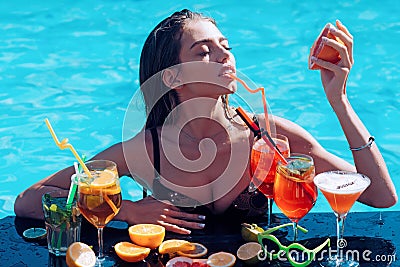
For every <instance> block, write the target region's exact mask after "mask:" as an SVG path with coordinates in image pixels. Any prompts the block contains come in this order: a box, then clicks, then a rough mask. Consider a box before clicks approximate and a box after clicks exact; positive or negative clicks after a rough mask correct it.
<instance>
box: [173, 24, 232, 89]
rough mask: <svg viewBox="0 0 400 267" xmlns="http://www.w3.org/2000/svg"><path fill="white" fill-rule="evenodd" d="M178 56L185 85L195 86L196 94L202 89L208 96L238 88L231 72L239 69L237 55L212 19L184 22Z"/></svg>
mask: <svg viewBox="0 0 400 267" xmlns="http://www.w3.org/2000/svg"><path fill="white" fill-rule="evenodd" d="M179 59H180V63H182V64H183V68H182V69H181V74H182V76H181V77H183V80H184V81H187V83H185V87H189V88H191V89H195V88H194V87H196V92H197V95H199V90H201V92H202V94H204V95H208V96H211V95H212V94H214V95H215V96H220V95H223V94H229V93H233V92H235V91H236V83H235V82H234V80H233V79H232V78H231V77H230V76H229V74H230V73H232V74H235V73H236V68H235V58H234V56H233V54H232V53H231V52H230V47H229V44H228V40H227V39H226V38H225V37H224V36H223V35H222V33H221V32H220V31H219V29H218V28H217V27H216V26H215V25H214V24H213V23H212V22H210V21H208V20H196V21H191V22H189V23H188V24H186V25H185V26H184V28H183V32H182V37H181V50H180V53H179ZM192 82H194V83H192ZM199 84H201V89H199V87H198V86H199Z"/></svg>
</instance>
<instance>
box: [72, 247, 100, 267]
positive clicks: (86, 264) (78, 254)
mask: <svg viewBox="0 0 400 267" xmlns="http://www.w3.org/2000/svg"><path fill="white" fill-rule="evenodd" d="M66 262H67V265H68V266H69V267H92V266H95V264H96V255H95V254H94V251H93V250H92V249H91V248H90V247H89V246H88V245H86V244H85V243H81V242H75V243H72V244H71V245H70V246H69V247H68V249H67V254H66Z"/></svg>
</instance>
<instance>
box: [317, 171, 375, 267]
mask: <svg viewBox="0 0 400 267" xmlns="http://www.w3.org/2000/svg"><path fill="white" fill-rule="evenodd" d="M314 183H315V185H316V186H317V187H318V188H319V190H321V192H322V194H323V195H324V196H325V198H326V199H327V200H328V202H329V205H330V206H331V208H332V209H333V212H334V213H335V215H336V222H337V223H336V227H337V255H336V257H334V258H332V259H327V260H325V261H324V262H322V263H321V265H323V266H335V267H343V266H347V267H349V266H351V267H353V266H359V263H358V262H357V261H355V260H353V259H346V258H344V257H343V252H342V249H343V244H345V240H344V239H343V233H344V221H345V219H346V216H347V213H348V212H349V210H350V209H351V207H352V206H353V204H354V203H355V202H356V200H357V199H358V198H359V197H360V195H361V194H362V192H364V190H365V189H366V188H367V187H368V186H369V185H370V183H371V180H370V179H369V178H368V177H367V176H365V175H363V174H360V173H355V172H347V171H329V172H324V173H320V174H318V175H317V176H315V178H314Z"/></svg>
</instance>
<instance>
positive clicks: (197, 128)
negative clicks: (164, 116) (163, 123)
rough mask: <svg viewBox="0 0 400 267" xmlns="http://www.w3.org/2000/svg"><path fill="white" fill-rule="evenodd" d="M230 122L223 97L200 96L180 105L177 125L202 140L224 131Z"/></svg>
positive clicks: (187, 133)
mask: <svg viewBox="0 0 400 267" xmlns="http://www.w3.org/2000/svg"><path fill="white" fill-rule="evenodd" d="M229 123H230V121H229V120H228V119H227V117H226V114H225V110H224V105H223V103H222V100H221V98H218V99H213V98H206V97H198V98H195V99H190V100H187V101H185V102H183V103H182V104H180V105H179V108H178V116H177V117H176V122H175V126H176V127H178V128H179V129H182V131H184V133H185V134H186V135H190V136H192V137H193V138H194V139H198V140H201V139H203V138H207V137H208V138H212V137H214V136H216V135H218V134H219V133H221V132H224V131H225V128H226V127H228V125H229Z"/></svg>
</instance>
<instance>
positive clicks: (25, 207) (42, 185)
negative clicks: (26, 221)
mask: <svg viewBox="0 0 400 267" xmlns="http://www.w3.org/2000/svg"><path fill="white" fill-rule="evenodd" d="M100 158H101V159H108V160H112V161H114V162H115V163H117V166H118V172H119V173H120V174H121V173H122V174H127V171H128V170H127V167H126V164H125V160H124V158H123V153H122V145H121V143H118V144H115V145H113V146H111V147H110V148H108V149H106V150H104V151H102V152H101V153H99V154H97V155H96V156H95V157H94V158H93V159H100ZM74 173H75V170H74V167H73V166H71V167H67V168H65V169H63V170H61V171H58V172H56V173H54V174H52V175H50V176H48V177H47V178H45V179H43V180H40V181H39V182H37V183H35V184H34V185H32V186H31V187H29V188H28V189H26V190H25V191H23V192H22V193H21V194H19V195H18V196H17V199H16V200H15V203H14V212H15V214H16V215H17V216H20V217H28V218H34V219H43V210H42V195H43V194H44V193H47V192H50V191H53V190H57V189H60V188H62V189H69V187H70V184H71V175H72V174H74Z"/></svg>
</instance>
